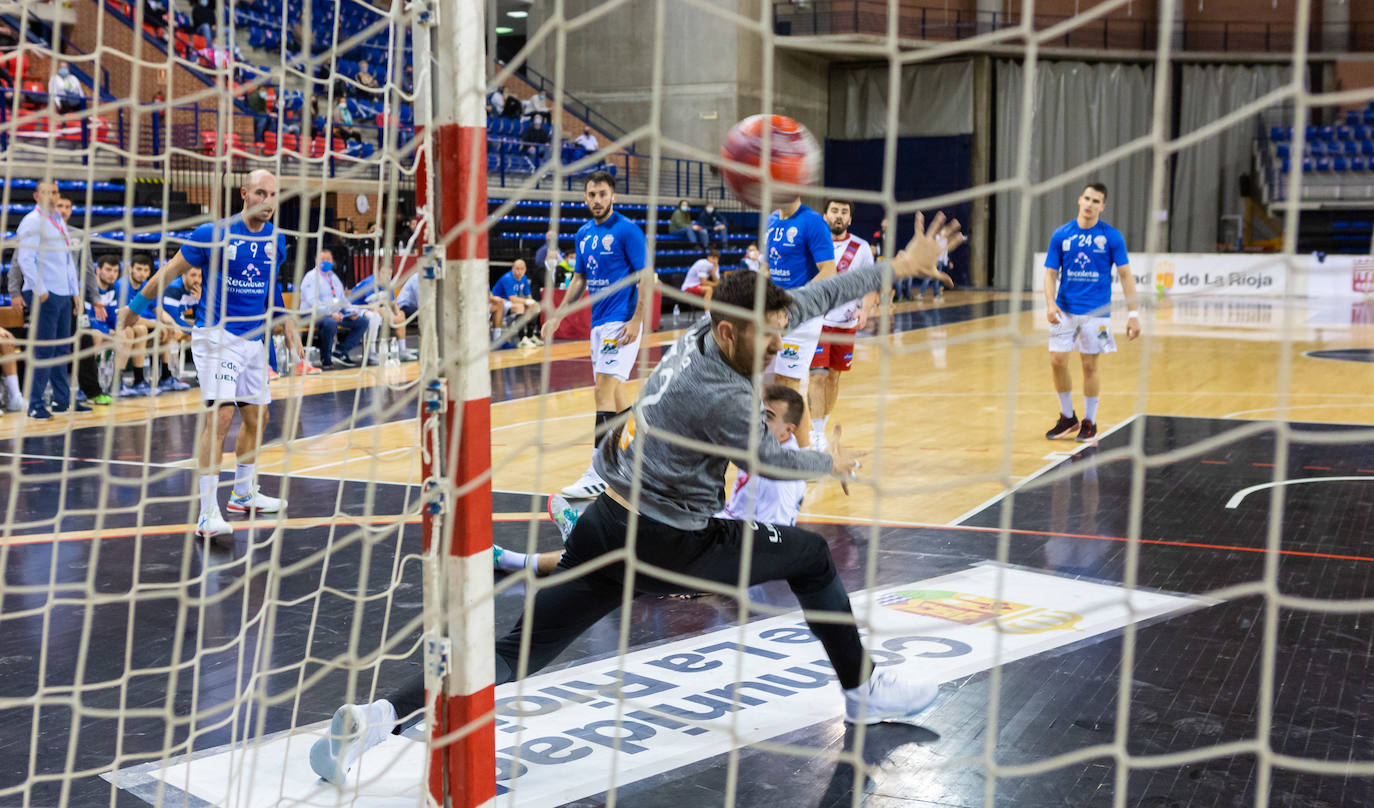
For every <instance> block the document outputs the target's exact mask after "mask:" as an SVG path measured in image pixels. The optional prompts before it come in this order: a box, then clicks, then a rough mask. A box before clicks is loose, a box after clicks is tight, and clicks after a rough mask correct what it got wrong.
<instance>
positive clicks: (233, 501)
mask: <svg viewBox="0 0 1374 808" xmlns="http://www.w3.org/2000/svg"><path fill="white" fill-rule="evenodd" d="M285 507H286V500H284V499H277V498H276V497H269V496H267V495H266V494H264V493H262V492H260V491H258V489H256V488H254V489H253V493H251V494H243V495H242V496H240V495H239V494H230V495H229V504H228V505H226V506H225V508H226V509H227V510H228V511H229V512H230V513H249V512H250V511H257V512H258V513H278V512H280V511H281V509H282V508H285Z"/></svg>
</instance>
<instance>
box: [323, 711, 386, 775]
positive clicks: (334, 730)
mask: <svg viewBox="0 0 1374 808" xmlns="http://www.w3.org/2000/svg"><path fill="white" fill-rule="evenodd" d="M394 726H396V708H395V707H393V706H392V705H391V702H389V701H387V700H386V699H377V700H376V701H374V702H372V703H371V704H368V705H366V706H364V705H361V704H345V705H344V706H342V707H340V708H339V709H337V710H335V711H334V718H333V720H331V721H330V722H329V737H328V738H321V739H319V740H318V741H315V745H314V746H312V747H310V768H312V769H314V770H315V774H318V775H319V776H320V777H323V778H324V779H325V780H328V781H329V782H331V783H334V784H336V785H343V782H344V779H345V778H347V777H348V770H349V769H351V768H353V764H355V763H357V762H358V759H359V758H361V757H362V756H363V753H364V752H366V751H367V750H369V749H371V748H372V747H374V746H376V745H377V744H379V743H381V742H382V741H384V740H386V736H388V735H390V734H391V729H392V727H394Z"/></svg>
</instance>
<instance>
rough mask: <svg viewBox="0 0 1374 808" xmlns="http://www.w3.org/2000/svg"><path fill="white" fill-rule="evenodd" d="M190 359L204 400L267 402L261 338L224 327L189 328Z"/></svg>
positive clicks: (268, 396) (263, 352)
mask: <svg viewBox="0 0 1374 808" xmlns="http://www.w3.org/2000/svg"><path fill="white" fill-rule="evenodd" d="M191 359H192V360H193V361H194V362H195V363H196V374H197V376H198V377H199V379H200V397H201V398H202V399H203V400H205V401H223V402H230V401H234V402H238V403H240V404H268V403H270V402H271V401H272V393H271V391H270V390H268V389H267V346H265V345H264V344H263V342H262V341H261V340H255V339H244V338H243V337H240V336H236V335H234V334H230V333H229V332H228V331H226V330H224V329H223V328H197V329H194V330H192V331H191Z"/></svg>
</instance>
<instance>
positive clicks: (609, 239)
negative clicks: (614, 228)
mask: <svg viewBox="0 0 1374 808" xmlns="http://www.w3.org/2000/svg"><path fill="white" fill-rule="evenodd" d="M613 243H615V236H613V235H611V234H610V233H607V234H606V235H604V236H602V237H601V249H603V250H609V249H610V248H611V245H612V244H613Z"/></svg>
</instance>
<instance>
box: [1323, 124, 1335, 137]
mask: <svg viewBox="0 0 1374 808" xmlns="http://www.w3.org/2000/svg"><path fill="white" fill-rule="evenodd" d="M1319 136H1320V137H1321V139H1322V140H1335V138H1336V129H1335V127H1332V126H1323V127H1322V128H1321V130H1320V133H1319Z"/></svg>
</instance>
